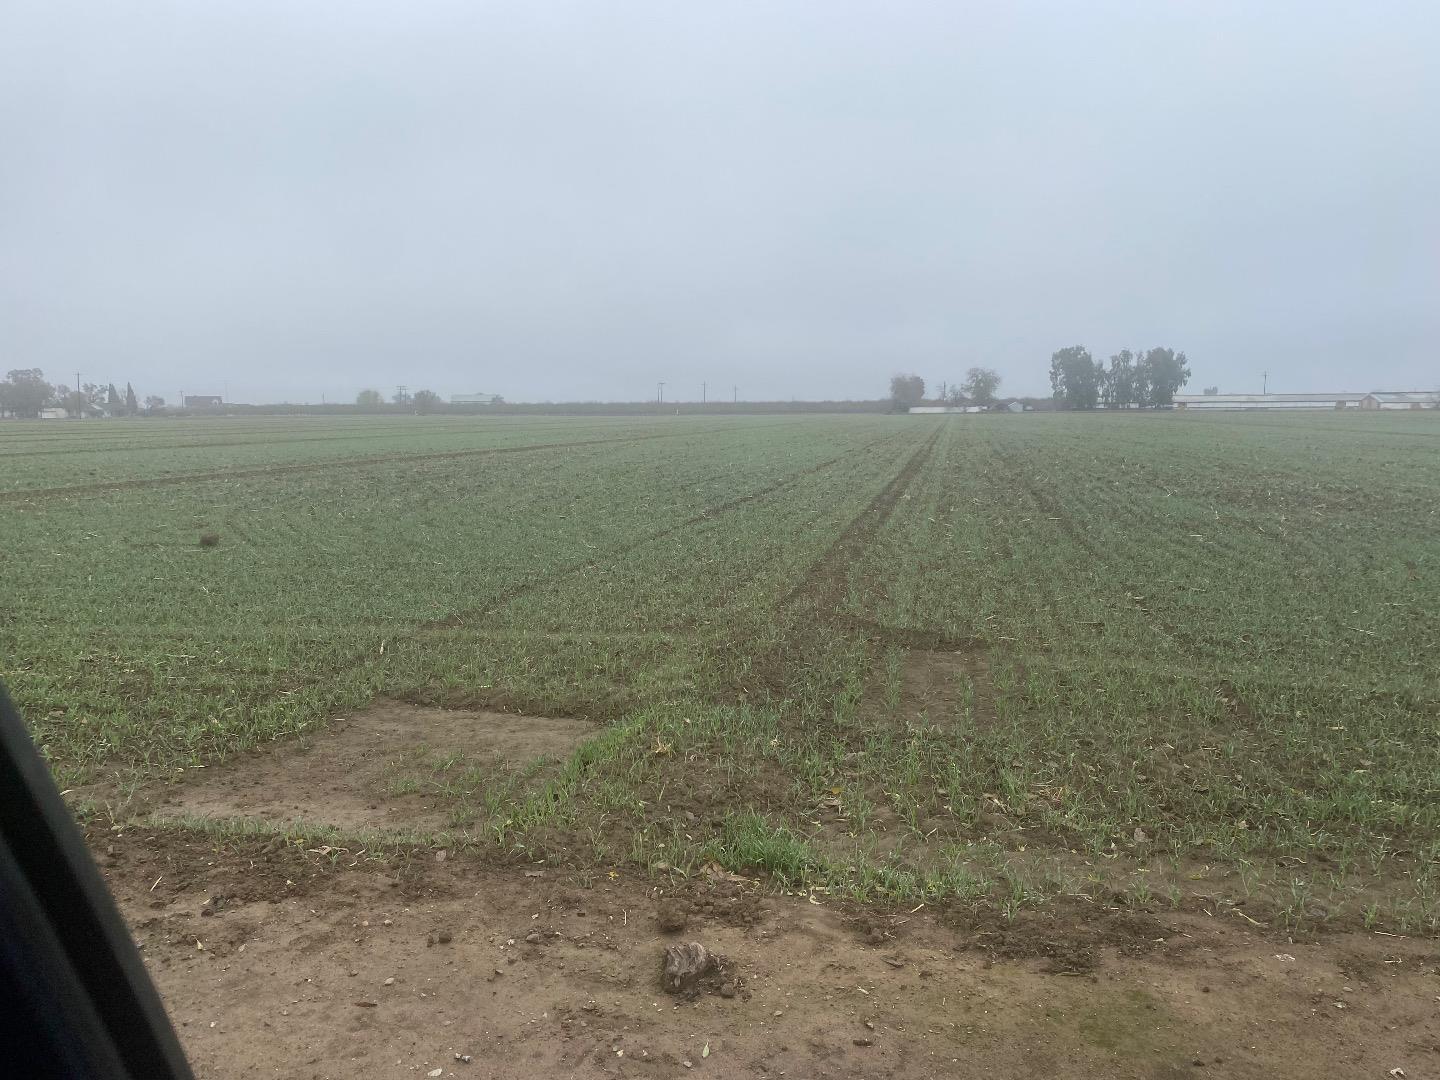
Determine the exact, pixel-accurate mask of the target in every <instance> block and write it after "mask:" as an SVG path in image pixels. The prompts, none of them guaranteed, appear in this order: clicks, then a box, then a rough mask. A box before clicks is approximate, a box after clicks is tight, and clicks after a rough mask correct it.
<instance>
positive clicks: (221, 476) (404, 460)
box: [0, 428, 723, 502]
mask: <svg viewBox="0 0 1440 1080" xmlns="http://www.w3.org/2000/svg"><path fill="white" fill-rule="evenodd" d="M721 430H723V429H722V428H705V429H703V430H700V431H665V432H658V433H656V434H654V435H632V436H627V437H625V438H621V439H580V440H577V441H574V442H555V443H527V444H526V445H524V446H477V447H472V448H471V449H468V450H437V451H435V452H433V453H428V454H379V455H375V456H372V457H364V458H340V459H337V460H331V461H306V462H300V463H296V464H292V465H266V466H261V467H256V468H253V469H226V470H215V471H211V472H201V473H173V474H171V475H169V476H147V477H143V478H141V479H136V480H104V481H98V482H96V483H93V484H72V485H69V486H67V487H48V488H25V489H21V490H18V491H0V502H20V501H25V500H30V499H37V500H38V499H48V498H52V497H55V496H61V495H94V494H98V493H101V492H110V491H129V490H133V489H135V488H151V487H164V486H166V485H167V484H196V483H207V482H210V481H215V480H244V479H248V478H251V477H256V476H287V475H290V474H292V473H303V472H322V471H325V470H331V471H334V470H338V469H356V468H365V467H367V466H372V465H408V464H410V463H412V462H416V463H423V462H429V461H450V460H454V459H457V458H469V457H499V456H501V455H506V454H528V453H532V452H538V451H541V450H569V449H574V448H578V447H585V446H625V445H628V444H630V443H637V442H645V441H647V440H650V439H674V438H679V437H680V436H682V435H712V434H714V433H715V432H717V431H721Z"/></svg>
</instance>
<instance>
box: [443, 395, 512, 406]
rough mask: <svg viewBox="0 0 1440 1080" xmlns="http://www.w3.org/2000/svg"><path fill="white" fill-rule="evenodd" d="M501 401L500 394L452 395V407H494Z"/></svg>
mask: <svg viewBox="0 0 1440 1080" xmlns="http://www.w3.org/2000/svg"><path fill="white" fill-rule="evenodd" d="M499 400H500V395H499V394H451V395H450V404H451V405H494V404H495V403H496V402H498V401H499Z"/></svg>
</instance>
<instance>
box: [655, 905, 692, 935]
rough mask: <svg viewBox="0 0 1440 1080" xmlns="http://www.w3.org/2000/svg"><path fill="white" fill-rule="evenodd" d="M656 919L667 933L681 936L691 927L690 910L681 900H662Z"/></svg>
mask: <svg viewBox="0 0 1440 1080" xmlns="http://www.w3.org/2000/svg"><path fill="white" fill-rule="evenodd" d="M655 918H656V921H658V922H659V924H660V929H661V930H663V931H664V932H665V933H667V934H679V933H681V932H682V931H684V929H685V927H687V926H688V925H690V910H689V908H688V906H687V905H685V904H684V903H682V902H681V901H679V900H662V901H661V902H660V907H659V908H658V909H657V911H656V912H655Z"/></svg>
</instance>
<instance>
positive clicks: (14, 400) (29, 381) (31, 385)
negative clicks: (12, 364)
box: [0, 368, 55, 416]
mask: <svg viewBox="0 0 1440 1080" xmlns="http://www.w3.org/2000/svg"><path fill="white" fill-rule="evenodd" d="M54 400H55V388H54V387H53V386H51V385H50V384H49V383H48V382H46V381H45V373H44V372H43V371H41V370H40V369H39V368H15V369H14V370H13V371H11V372H9V373H7V374H6V376H5V381H4V382H0V412H8V413H13V414H14V415H16V416H39V415H40V410H41V409H43V408H44V407H45V406H46V405H49V404H50V403H51V402H52V401H54Z"/></svg>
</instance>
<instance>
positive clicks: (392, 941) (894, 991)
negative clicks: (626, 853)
mask: <svg viewBox="0 0 1440 1080" xmlns="http://www.w3.org/2000/svg"><path fill="white" fill-rule="evenodd" d="M91 841H92V847H93V848H94V850H95V851H96V853H97V855H98V856H99V858H100V861H101V864H102V867H103V869H104V872H105V875H106V877H107V879H108V881H109V883H110V886H111V888H112V890H113V891H114V893H115V895H116V897H117V899H118V900H119V903H120V906H121V910H122V911H123V913H124V915H125V917H126V919H127V921H128V922H129V924H130V925H131V927H132V928H133V930H134V933H135V938H136V940H137V942H138V943H139V944H140V945H141V947H142V949H141V951H142V955H143V956H144V957H145V958H146V963H147V965H148V967H149V969H150V971H151V973H152V974H153V976H154V977H155V980H156V982H157V983H158V985H159V987H160V991H161V993H162V995H163V996H164V998H165V1001H166V1003H167V1005H168V1007H169V1009H170V1013H171V1016H172V1017H173V1019H174V1021H175V1023H176V1025H177V1028H178V1030H179V1032H180V1036H181V1040H182V1041H183V1043H184V1044H185V1048H186V1050H187V1052H188V1053H189V1055H190V1058H191V1060H192V1062H193V1063H194V1065H195V1068H196V1071H197V1073H198V1074H199V1075H200V1076H202V1077H216V1078H226V1077H236V1078H238V1077H294V1078H301V1077H305V1078H312V1077H316V1078H318V1077H335V1078H343V1077H357V1078H364V1077H377V1078H378V1077H411V1076H457V1077H466V1076H474V1077H534V1076H600V1075H610V1076H641V1077H649V1076H655V1077H660V1076H676V1077H678V1076H691V1075H703V1074H704V1073H707V1072H709V1073H710V1074H711V1075H718V1076H727V1077H729V1076H756V1077H778V1076H793V1077H952V1076H964V1077H972V1076H973V1077H1030V1076H1047V1077H1062V1078H1063V1077H1157V1078H1158V1077H1180V1076H1194V1077H1197V1078H1199V1077H1205V1076H1224V1077H1266V1078H1271V1080H1273V1078H1277V1077H1281V1078H1289V1077H1297V1078H1298V1077H1306V1078H1310V1077H1329V1076H1345V1077H1352V1076H1353V1077H1366V1076H1373V1077H1385V1076H1387V1075H1394V1076H1398V1075H1400V1074H1398V1073H1392V1072H1391V1070H1394V1069H1403V1070H1404V1075H1405V1076H1406V1077H1414V1078H1421V1077H1433V1076H1437V1075H1440V1005H1437V1002H1440V977H1437V971H1440V955H1437V950H1436V948H1435V945H1434V943H1433V942H1429V941H1418V940H1405V939H1399V938H1387V937H1382V936H1377V935H1332V936H1327V937H1324V938H1322V939H1320V940H1319V941H1318V942H1316V941H1307V942H1292V941H1289V940H1287V939H1285V938H1283V937H1275V936H1270V935H1268V934H1265V933H1263V932H1261V931H1259V930H1257V929H1256V928H1254V927H1250V926H1248V925H1246V924H1243V923H1242V924H1240V925H1235V924H1233V923H1230V924H1226V923H1222V922H1220V921H1219V920H1218V919H1207V918H1205V917H1203V916H1198V917H1197V916H1192V915H1175V916H1167V915H1158V916H1154V915H1145V914H1143V913H1135V912H1123V913H1121V912H1104V911H1097V912H1093V913H1091V914H1090V915H1089V916H1088V917H1087V916H1086V915H1085V913H1076V912H1074V911H1066V910H1062V909H1061V908H1059V907H1052V908H1050V909H1049V910H1048V911H1045V910H1042V911H1041V912H1038V913H1031V914H1028V915H1027V916H1025V917H1024V918H1022V919H1021V920H1020V921H1018V922H1017V923H1013V924H1007V923H1003V922H999V921H998V920H997V921H987V920H985V919H966V918H963V917H959V916H956V915H954V914H949V915H947V914H945V913H931V912H929V911H928V910H926V909H921V910H920V911H916V912H897V913H889V914H884V915H875V914H866V913H864V912H860V911H858V910H853V909H847V908H845V907H842V906H832V905H830V904H828V903H821V904H816V903H811V902H810V900H809V898H804V897H791V896H773V895H766V894H765V893H764V891H763V890H762V889H761V888H760V886H759V884H758V883H750V882H745V881H743V880H741V881H737V880H735V879H734V878H733V877H731V876H729V875H722V874H716V875H713V876H711V877H708V878H706V879H705V880H703V881H690V882H681V883H676V884H675V886H674V887H673V889H672V888H670V887H668V886H661V885H657V884H655V883H652V882H648V881H643V880H642V881H635V880H629V879H627V878H624V877H621V878H616V879H611V878H609V877H608V876H606V877H603V878H601V879H600V880H598V881H595V882H592V883H591V884H590V886H589V887H588V888H587V887H583V886H582V885H581V884H580V883H579V882H578V881H577V879H576V878H575V877H574V875H572V874H570V873H568V872H565V871H559V870H555V869H550V868H547V869H538V868H534V869H525V868H521V867H500V868H497V867H493V866H484V865H481V864H479V863H471V862H468V861H466V860H464V859H450V860H447V861H445V862H435V861H433V860H432V859H429V858H425V859H416V860H412V861H409V862H406V863H401V864H388V865H379V864H374V863H371V862H368V861H367V860H365V859H360V860H352V859H350V858H349V857H348V855H341V856H340V857H339V858H338V859H337V858H336V855H337V854H338V853H336V852H329V853H320V852H317V851H306V850H304V849H302V848H299V847H292V846H277V845H276V844H274V843H273V842H271V843H262V842H261V841H260V840H251V841H245V842H242V843H239V844H226V845H224V846H223V848H217V846H216V845H215V844H214V843H213V842H210V841H207V840H204V839H203V838H199V837H196V836H195V835H194V834H190V833H180V832H176V833H169V832H159V833H156V832H145V831H139V832H136V831H129V830H119V831H116V830H110V831H108V832H107V831H106V830H104V829H100V830H97V831H96V832H94V833H92V836H91ZM352 863H353V865H352ZM666 892H669V893H670V894H671V895H670V896H669V897H667V896H665V895H664V894H665V893H666ZM681 922H683V923H684V928H683V929H678V930H677V929H671V930H668V931H667V929H666V927H667V926H669V927H675V926H677V924H679V923H681ZM691 940H695V941H700V942H703V943H704V944H705V945H706V946H708V947H709V948H710V949H712V950H713V951H715V952H718V953H719V954H721V955H722V956H724V957H725V959H726V961H727V964H728V967H729V970H730V971H731V972H732V973H733V978H734V983H733V984H732V985H731V986H727V987H723V990H724V991H725V992H727V993H730V992H733V994H734V996H733V997H724V996H721V993H719V992H711V993H704V994H701V995H700V996H699V997H698V998H696V999H694V1000H685V999H683V998H676V997H672V996H670V995H668V994H667V993H666V992H665V991H664V990H663V989H662V984H661V968H662V963H663V955H664V951H665V948H666V947H667V946H668V945H672V944H676V943H678V942H681V941H691ZM716 989H717V991H718V990H719V989H722V988H716ZM707 1047H708V1050H707ZM436 1070H439V1071H438V1072H437V1071H436Z"/></svg>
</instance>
